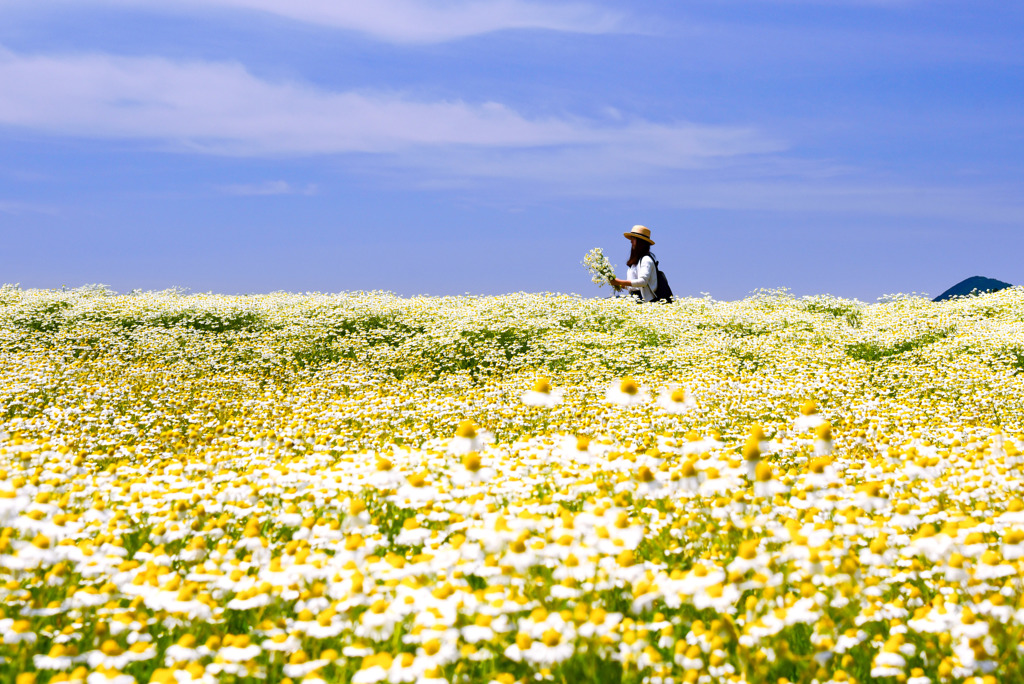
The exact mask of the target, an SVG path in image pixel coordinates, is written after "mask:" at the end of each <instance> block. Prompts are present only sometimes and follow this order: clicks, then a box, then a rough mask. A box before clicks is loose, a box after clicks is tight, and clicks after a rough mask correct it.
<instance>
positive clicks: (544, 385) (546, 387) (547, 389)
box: [533, 378, 551, 394]
mask: <svg viewBox="0 0 1024 684" xmlns="http://www.w3.org/2000/svg"><path fill="white" fill-rule="evenodd" d="M533 391H534V392H540V393H542V394H551V381H550V380H548V379H547V378H540V379H539V380H537V382H535V383H534V384H533Z"/></svg>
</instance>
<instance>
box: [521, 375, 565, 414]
mask: <svg viewBox="0 0 1024 684" xmlns="http://www.w3.org/2000/svg"><path fill="white" fill-rule="evenodd" d="M564 391H565V390H563V389H562V388H559V389H551V381H550V380H549V379H548V378H540V379H538V380H537V382H535V383H534V385H533V388H532V389H529V390H527V391H525V392H523V403H524V404H526V405H527V406H543V407H545V408H551V407H552V406H557V405H558V404H560V403H562V394H563V393H564Z"/></svg>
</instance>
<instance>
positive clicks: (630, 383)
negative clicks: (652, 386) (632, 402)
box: [619, 378, 640, 396]
mask: <svg viewBox="0 0 1024 684" xmlns="http://www.w3.org/2000/svg"><path fill="white" fill-rule="evenodd" d="M619 391H620V392H622V393H623V394H628V395H630V396H633V395H635V394H636V393H637V392H639V391H640V387H639V386H638V385H637V384H636V380H634V379H633V378H622V381H621V382H620V383H619Z"/></svg>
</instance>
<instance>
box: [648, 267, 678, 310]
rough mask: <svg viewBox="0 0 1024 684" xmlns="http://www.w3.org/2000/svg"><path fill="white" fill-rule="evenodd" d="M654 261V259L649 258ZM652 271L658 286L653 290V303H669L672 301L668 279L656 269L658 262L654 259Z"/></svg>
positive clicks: (662, 272)
mask: <svg viewBox="0 0 1024 684" xmlns="http://www.w3.org/2000/svg"><path fill="white" fill-rule="evenodd" d="M651 258H652V259H654V257H653V256H652V257H651ZM654 271H655V273H657V275H658V286H657V287H656V288H654V299H653V300H651V301H654V302H666V303H668V302H671V301H672V297H673V295H672V288H671V287H669V284H668V278H666V277H665V272H664V271H662V270H661V269H660V268H658V260H657V259H654Z"/></svg>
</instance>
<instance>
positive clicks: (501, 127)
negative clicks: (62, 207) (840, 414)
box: [0, 52, 782, 171]
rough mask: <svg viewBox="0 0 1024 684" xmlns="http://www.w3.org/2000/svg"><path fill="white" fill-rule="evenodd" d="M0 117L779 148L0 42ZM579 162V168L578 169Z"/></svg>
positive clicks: (196, 130) (57, 124) (45, 126)
mask: <svg viewBox="0 0 1024 684" xmlns="http://www.w3.org/2000/svg"><path fill="white" fill-rule="evenodd" d="M0 92H3V93H4V96H3V98H0V125H7V126H18V127H24V128H28V129H32V130H35V131H40V132H45V133H49V134H55V135H66V136H78V137H86V138H100V139H121V140H125V139H127V140H131V139H135V140H148V141H156V142H159V143H160V144H161V145H168V146H172V147H173V148H175V149H179V150H192V151H196V152H203V153H208V154H221V155H238V156H269V157H272V156H288V155H292V156H303V155H328V154H344V153H371V154H389V155H393V156H394V158H396V159H398V160H400V159H401V157H402V156H403V155H406V154H413V153H423V152H424V151H430V150H433V151H438V150H440V151H444V152H445V153H447V152H448V151H450V150H458V149H473V150H530V149H532V150H555V149H559V148H571V149H577V150H589V153H590V154H593V155H598V156H601V157H602V158H603V159H604V160H605V164H604V166H609V167H611V166H614V164H616V163H621V164H623V165H626V166H630V167H635V166H637V165H640V166H644V167H651V168H687V167H693V166H696V165H701V164H705V163H707V162H708V161H710V160H716V159H723V158H732V157H742V156H745V155H752V154H760V153H764V152H770V151H777V150H779V149H781V147H782V146H781V145H780V143H778V142H777V141H774V140H770V139H768V138H767V137H766V136H764V135H762V134H761V133H759V132H758V131H757V130H755V129H753V128H749V127H735V126H714V125H700V124H694V123H690V122H676V123H656V122H651V121H646V120H642V119H628V118H624V119H622V120H617V119H615V118H608V119H604V120H598V119H588V118H582V117H572V116H563V117H560V118H555V117H549V118H543V119H539V118H529V117H526V116H524V115H523V114H521V113H519V112H517V111H516V110H515V109H513V108H512V107H509V106H507V105H505V104H502V103H497V102H482V103H468V102H463V101H423V100H417V99H411V98H409V97H406V96H404V95H402V94H400V93H373V92H333V91H327V90H323V89H319V88H316V87H313V86H310V85H307V84H301V83H293V82H292V83H286V82H269V81H265V80H261V79H259V78H257V77H255V76H253V75H252V74H251V73H249V72H248V71H247V70H246V69H245V68H243V67H242V66H240V65H238V64H233V63H211V62H188V63H180V62H174V61H170V60H167V59H160V58H126V57H112V56H105V55H87V56H60V57H51V56H22V55H16V54H12V53H9V52H7V53H0ZM581 171H583V170H582V169H581Z"/></svg>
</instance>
